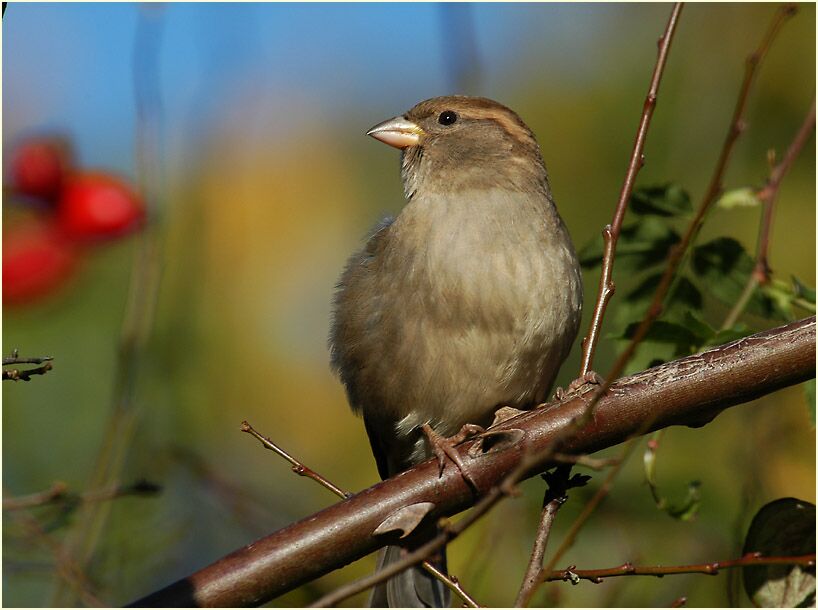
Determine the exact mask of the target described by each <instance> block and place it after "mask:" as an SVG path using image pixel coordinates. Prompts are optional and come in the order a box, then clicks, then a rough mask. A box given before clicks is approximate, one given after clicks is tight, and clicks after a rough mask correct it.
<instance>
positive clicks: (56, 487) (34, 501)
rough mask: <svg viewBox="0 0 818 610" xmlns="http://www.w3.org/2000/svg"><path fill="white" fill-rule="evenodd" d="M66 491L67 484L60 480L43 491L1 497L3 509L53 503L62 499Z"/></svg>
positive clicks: (16, 508)
mask: <svg viewBox="0 0 818 610" xmlns="http://www.w3.org/2000/svg"><path fill="white" fill-rule="evenodd" d="M67 492H68V485H66V484H65V483H63V482H62V481H57V482H55V483H54V484H52V485H51V487H49V488H48V489H46V490H44V491H38V492H37V493H33V494H28V495H26V496H14V497H10V498H3V510H19V509H21V508H33V507H35V506H44V505H46V504H53V503H54V502H58V501H60V500H62V499H63V498H64V497H65V495H66V493H67Z"/></svg>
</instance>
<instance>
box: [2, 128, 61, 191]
mask: <svg viewBox="0 0 818 610" xmlns="http://www.w3.org/2000/svg"><path fill="white" fill-rule="evenodd" d="M70 166H71V152H70V147H69V145H68V143H67V141H66V140H64V139H63V138H59V137H47V136H44V137H38V138H31V139H28V140H26V141H24V142H22V143H21V144H20V145H19V146H18V147H17V148H16V149H15V150H14V152H13V153H12V159H11V180H12V183H13V185H14V188H15V189H16V190H17V192H18V193H20V194H22V195H29V196H31V197H39V198H42V199H46V200H48V201H54V200H56V199H57V196H58V195H59V194H60V189H61V188H62V185H63V182H64V181H65V177H66V175H67V173H68V171H69V169H70Z"/></svg>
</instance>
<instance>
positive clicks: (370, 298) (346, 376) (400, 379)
mask: <svg viewBox="0 0 818 610" xmlns="http://www.w3.org/2000/svg"><path fill="white" fill-rule="evenodd" d="M367 134H368V135H370V136H372V137H374V138H375V139H377V140H380V141H381V142H384V143H386V144H389V145H390V146H394V147H396V148H399V149H401V151H402V152H401V175H402V178H403V187H404V192H405V196H406V205H405V206H404V208H403V210H402V211H401V212H400V214H399V215H398V216H397V217H396V218H395V219H390V218H388V219H385V220H384V221H382V222H381V223H380V224H379V225H378V226H377V227H376V228H375V230H374V232H373V233H372V235H371V237H369V239H368V241H367V242H366V245H365V246H364V247H363V249H362V250H361V251H360V252H357V253H355V254H354V255H353V256H352V257H351V258H350V259H349V262H348V263H347V266H346V269H345V270H344V272H343V275H342V276H341V279H340V282H339V285H338V291H337V294H336V296H335V302H334V319H333V324H332V330H331V334H330V346H331V353H332V366H333V368H334V370H335V371H337V373H338V374H339V376H340V378H341V381H342V382H343V384H344V386H345V387H346V391H347V396H348V398H349V403H350V405H351V406H352V410H353V411H354V412H356V413H360V414H362V415H363V418H364V423H365V425H366V431H367V433H368V435H369V441H370V444H371V445H372V451H373V453H374V455H375V461H376V462H377V465H378V471H379V473H380V475H381V477H382V478H384V479H385V478H387V477H390V476H393V475H395V474H397V473H399V472H401V471H403V470H405V469H407V468H409V467H411V466H413V465H415V464H417V463H419V462H421V461H424V460H426V459H428V458H429V457H430V456H431V455H432V453H433V452H435V453H438V454H439V455H441V456H442V454H440V453H439V449H440V447H441V446H442V447H443V449H444V450H447V449H448V447H447V445H446V439H445V437H451V436H453V435H455V434H456V433H457V432H458V431H459V430H461V427H463V426H464V424H475V425H478V426H486V425H488V424H489V423H490V422H491V419H492V415H493V413H494V411H495V410H496V409H498V408H499V407H502V406H511V407H516V408H519V409H525V408H530V407H532V406H534V405H536V404H538V403H540V402H543V401H544V400H545V399H546V397H547V394H548V391H549V389H550V388H551V385H552V383H553V381H554V378H555V376H556V375H557V371H558V370H559V368H560V365H561V364H562V362H563V360H564V359H565V358H566V356H567V355H568V352H569V351H570V349H571V345H572V343H573V341H574V338H575V337H576V334H577V330H578V327H579V322H580V317H581V311H582V282H581V276H580V268H579V263H578V262H577V257H576V254H575V252H574V247H573V245H572V243H571V238H570V237H569V235H568V231H567V230H566V228H565V225H564V224H563V222H562V219H561V218H560V216H559V214H558V213H557V210H556V207H555V206H554V201H553V199H552V197H551V189H550V187H549V184H548V174H547V173H546V169H545V165H544V164H543V161H542V157H541V156H540V149H539V146H538V145H537V142H536V140H535V139H534V136H533V134H532V133H531V131H530V130H529V129H528V127H526V125H525V124H524V123H523V121H522V120H521V119H520V117H518V116H517V114H515V113H514V112H513V111H511V110H510V109H508V108H506V107H505V106H503V105H501V104H499V103H497V102H494V101H492V100H488V99H485V98H478V97H465V96H450V97H438V98H433V99H430V100H426V101H424V102H421V103H419V104H418V105H416V106H415V107H414V108H412V109H411V110H410V111H409V112H407V113H406V114H405V115H403V116H398V117H395V118H393V119H389V120H388V121H385V122H383V123H380V124H378V125H376V126H375V127H373V128H372V129H370V130H369V131H368V132H367ZM424 427H425V428H426V431H427V434H424V433H423V428H424ZM447 453H449V454H451V453H452V452H451V451H450V450H447ZM464 474H467V473H465V472H464ZM399 551H400V548H399V547H387V548H386V550H385V552H384V553H383V554H382V556H381V560H380V564H381V565H383V564H385V563H389V562H390V561H395V560H397V559H398V558H399V556H400V555H399ZM441 563H445V559H441ZM448 600H449V595H448V590H447V589H446V588H445V587H443V585H442V584H441V583H440V582H439V581H437V580H435V579H434V578H433V577H432V576H431V575H430V574H428V573H426V572H425V571H424V570H423V569H421V568H420V567H415V568H412V569H410V570H407V571H405V572H403V573H401V574H398V575H396V576H394V577H393V578H392V579H390V580H389V581H387V583H385V584H384V585H380V586H379V588H376V590H375V591H374V594H373V598H372V600H371V602H372V603H373V605H383V604H385V603H388V605H389V606H390V607H396V606H397V607H400V606H408V607H424V606H427V607H428V606H442V605H445V606H448V603H449V601H448Z"/></svg>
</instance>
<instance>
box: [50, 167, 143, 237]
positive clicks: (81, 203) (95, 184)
mask: <svg viewBox="0 0 818 610" xmlns="http://www.w3.org/2000/svg"><path fill="white" fill-rule="evenodd" d="M57 208H58V220H59V224H60V228H61V229H62V230H63V231H64V233H65V235H66V236H67V237H70V238H71V239H76V240H82V241H90V240H100V239H107V238H113V237H119V236H121V235H124V234H126V233H129V232H131V231H132V230H134V229H135V228H137V227H138V226H139V224H140V223H141V221H142V219H143V218H144V215H145V212H144V208H143V206H142V201H141V200H140V199H139V196H138V195H137V194H136V193H135V192H134V190H133V189H132V188H131V187H130V185H129V184H128V183H127V182H125V181H124V180H121V179H120V178H117V177H115V176H112V175H110V174H105V173H102V172H82V173H77V174H72V175H70V176H69V177H68V179H67V180H66V182H65V185H64V186H63V190H62V193H61V195H60V199H59V201H58V203H57Z"/></svg>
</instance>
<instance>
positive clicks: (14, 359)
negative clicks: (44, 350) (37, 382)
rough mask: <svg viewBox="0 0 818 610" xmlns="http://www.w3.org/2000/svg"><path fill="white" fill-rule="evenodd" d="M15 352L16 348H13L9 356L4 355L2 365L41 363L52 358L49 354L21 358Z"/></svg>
mask: <svg viewBox="0 0 818 610" xmlns="http://www.w3.org/2000/svg"><path fill="white" fill-rule="evenodd" d="M17 354H18V351H17V349H13V350H12V351H11V356H4V357H3V366H8V365H10V364H43V363H44V362H50V361H51V360H54V358H53V357H51V356H38V357H28V358H21V357H20V356H18V355H17Z"/></svg>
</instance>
